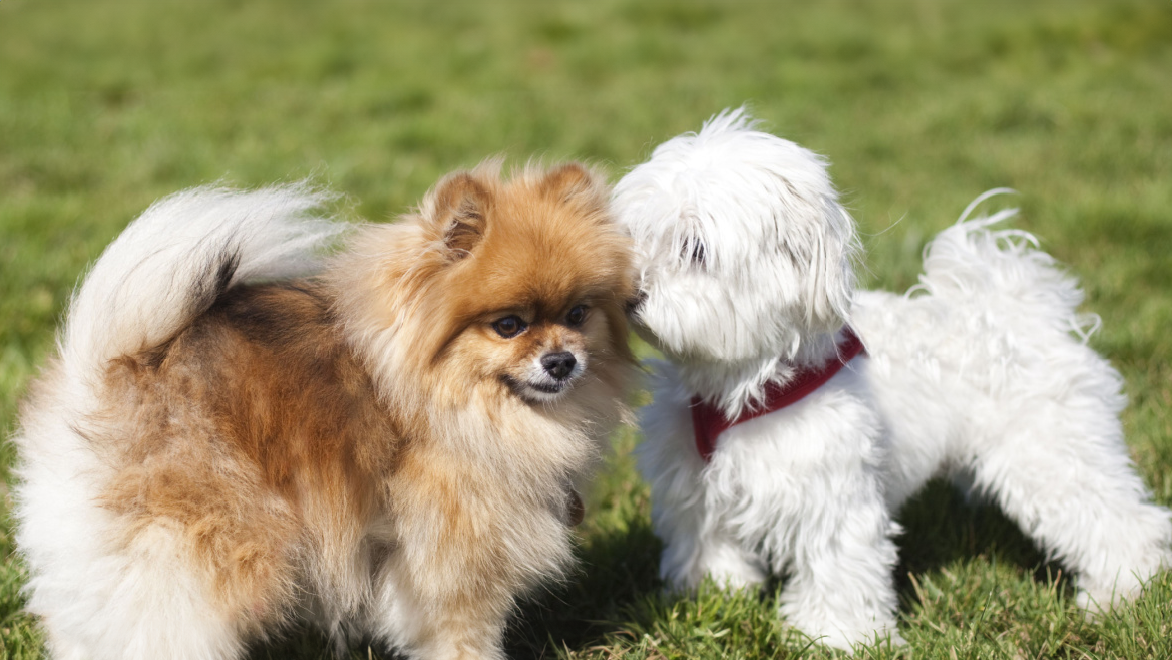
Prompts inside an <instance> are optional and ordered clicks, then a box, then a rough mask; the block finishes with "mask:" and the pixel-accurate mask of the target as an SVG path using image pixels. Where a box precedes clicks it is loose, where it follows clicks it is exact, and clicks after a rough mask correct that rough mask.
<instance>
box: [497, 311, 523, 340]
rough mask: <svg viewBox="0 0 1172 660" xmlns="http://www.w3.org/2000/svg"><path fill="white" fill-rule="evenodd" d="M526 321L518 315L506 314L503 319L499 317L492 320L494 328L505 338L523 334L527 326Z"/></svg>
mask: <svg viewBox="0 0 1172 660" xmlns="http://www.w3.org/2000/svg"><path fill="white" fill-rule="evenodd" d="M526 327H528V326H526V325H525V322H524V321H522V320H521V319H520V318H519V317H517V316H506V317H504V318H503V319H497V320H495V321H493V322H492V329H493V330H496V333H497V334H498V335H500V336H502V337H504V338H505V339H510V338H512V337H516V336H517V335H519V334H521V332H522V331H524V330H525V328H526Z"/></svg>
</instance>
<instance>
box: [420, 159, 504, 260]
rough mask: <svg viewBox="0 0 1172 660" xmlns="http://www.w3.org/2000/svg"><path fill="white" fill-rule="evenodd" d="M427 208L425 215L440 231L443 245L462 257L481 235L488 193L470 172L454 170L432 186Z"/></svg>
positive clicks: (488, 203) (456, 257)
mask: <svg viewBox="0 0 1172 660" xmlns="http://www.w3.org/2000/svg"><path fill="white" fill-rule="evenodd" d="M430 207H431V208H430V209H429V213H428V215H429V216H430V219H431V220H432V222H433V223H434V224H435V226H436V227H437V228H439V230H440V231H441V232H442V235H443V243H444V247H445V248H446V249H447V251H448V252H449V253H450V254H451V256H452V257H453V258H455V259H462V258H464V257H466V256H468V254H469V253H470V252H471V251H472V249H473V248H475V247H476V246H477V245H478V244H479V243H480V240H481V239H482V238H483V237H484V231H485V226H486V219H487V217H488V214H489V212H490V211H491V208H492V193H491V191H490V190H489V188H488V186H486V185H485V184H484V183H483V182H482V181H480V180H479V179H477V178H476V177H475V176H473V174H471V173H468V172H457V173H455V174H452V175H450V176H448V177H446V178H445V179H444V180H443V181H440V183H439V184H438V185H437V186H436V189H435V192H434V193H433V194H432V203H431V205H430Z"/></svg>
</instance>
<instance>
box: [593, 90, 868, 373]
mask: <svg viewBox="0 0 1172 660" xmlns="http://www.w3.org/2000/svg"><path fill="white" fill-rule="evenodd" d="M754 123H755V122H754V121H753V120H752V118H750V117H749V116H748V115H747V114H746V112H745V111H744V109H743V108H742V109H737V110H732V111H728V110H726V111H724V112H722V113H720V114H719V115H717V116H715V117H713V118H711V119H709V120H708V122H707V123H705V124H704V127H703V128H702V129H701V130H700V132H699V133H686V134H684V135H680V136H677V137H675V138H672V139H671V140H668V141H667V142H664V143H663V144H661V145H659V146H658V147H657V148H656V149H655V152H654V153H653V154H652V156H651V159H650V160H648V161H647V162H645V163H643V164H642V165H639V166H637V167H636V168H634V169H633V170H632V171H631V172H630V173H629V174H627V175H626V176H625V177H623V179H622V180H621V181H620V182H619V183H618V186H617V187H616V189H615V197H614V201H615V211H616V215H617V217H618V219H619V221H620V223H621V224H622V225H624V226H625V227H626V228H627V230H628V231H629V232H630V234H631V236H632V237H633V238H634V241H635V249H636V251H637V255H638V262H639V268H640V272H641V275H642V281H641V284H640V288H641V291H642V293H643V295H644V296H645V298H644V299H643V300H642V302H641V303H640V304H639V305H638V306H637V307H635V309H634V310H633V311H632V314H631V316H632V320H633V321H634V324H635V327H636V328H637V329H638V330H639V332H640V334H641V335H643V336H644V338H646V339H648V340H649V341H651V342H653V343H654V344H655V345H656V346H657V347H658V348H659V349H660V350H662V351H663V352H664V353H665V354H667V355H668V356H670V357H671V358H672V359H673V360H676V361H685V362H713V361H721V362H745V361H753V360H759V359H768V358H770V357H772V358H781V359H792V358H794V357H795V356H797V355H798V354H799V351H800V350H801V349H802V347H803V345H804V344H805V343H808V342H809V341H810V340H812V339H813V338H815V337H817V336H819V335H822V336H825V335H826V333H830V332H834V331H835V330H837V329H838V328H839V327H840V326H841V325H842V324H843V323H844V322H845V321H846V318H847V313H848V310H849V307H850V298H851V293H852V291H853V289H854V274H853V269H852V259H853V257H854V254H855V251H856V240H855V233H854V223H853V221H852V220H851V217H850V215H849V214H848V213H847V212H846V211H845V210H844V209H843V208H842V206H840V205H839V203H838V194H837V192H835V190H834V187H833V186H832V185H831V182H830V177H829V176H828V175H827V172H826V161H825V160H824V159H823V158H822V157H820V156H818V155H817V154H815V153H813V152H811V151H809V150H807V149H804V148H802V147H800V146H798V145H797V144H794V143H793V142H790V141H788V140H783V139H781V138H779V137H777V136H774V135H770V134H768V133H763V132H761V131H757V130H754Z"/></svg>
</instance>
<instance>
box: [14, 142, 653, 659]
mask: <svg viewBox="0 0 1172 660" xmlns="http://www.w3.org/2000/svg"><path fill="white" fill-rule="evenodd" d="M608 198H609V191H608V190H607V188H606V186H605V185H604V184H603V183H601V181H600V178H599V177H598V176H596V175H595V174H593V173H592V172H590V171H589V170H587V169H585V168H583V167H582V166H579V165H574V164H571V165H566V166H562V167H560V168H556V169H553V170H551V171H541V170H538V169H536V168H530V169H527V170H525V171H523V172H521V173H520V174H518V175H517V176H515V177H514V178H513V179H512V180H511V181H504V180H502V179H501V178H500V177H499V176H498V175H497V174H496V172H495V166H494V165H492V164H489V165H486V166H482V167H480V168H477V169H476V170H473V171H470V172H461V173H456V174H453V175H450V176H449V177H447V178H445V179H444V180H443V181H441V182H440V183H439V184H438V185H437V186H436V188H435V189H434V190H433V191H431V192H430V193H429V194H428V196H427V198H426V199H425V201H424V202H423V204H422V208H421V209H420V211H419V212H418V213H416V214H413V215H410V216H407V217H405V218H403V219H402V220H401V221H400V222H398V223H395V224H392V225H385V226H368V227H364V228H361V229H359V230H357V232H355V234H354V235H353V236H351V238H350V239H349V243H348V244H347V245H346V246H345V248H344V249H343V250H342V251H341V252H340V253H339V254H337V256H335V257H334V258H333V259H332V261H331V262H330V263H329V265H328V267H327V268H326V270H325V271H324V272H323V273H322V274H321V275H320V276H319V277H315V278H313V279H302V280H290V281H285V282H278V283H272V284H259V285H247V286H237V287H235V288H231V289H228V290H227V291H226V292H225V293H223V294H222V295H220V296H219V297H218V298H217V299H216V300H215V302H214V304H212V305H211V307H210V308H209V309H207V310H206V311H205V312H203V313H201V314H199V315H198V316H197V317H196V318H195V320H194V321H193V322H192V323H190V324H189V325H188V326H187V327H185V328H184V329H183V330H182V331H181V332H179V333H178V334H177V335H175V336H173V337H172V338H170V339H169V340H168V341H167V342H166V343H165V344H163V345H160V346H149V347H145V348H144V350H143V351H141V352H139V353H137V354H133V355H125V356H123V357H121V358H119V359H116V360H114V361H113V362H111V363H110V364H109V367H108V369H107V371H106V374H105V381H104V383H102V385H101V388H100V390H99V391H98V396H99V401H100V402H101V407H100V408H99V409H98V412H97V413H95V414H93V415H91V416H90V417H89V418H88V419H87V421H86V431H85V435H86V437H87V439H88V441H89V443H90V444H91V446H92V448H93V450H94V451H95V453H97V454H99V455H100V457H101V459H102V462H103V464H105V465H107V466H108V467H109V476H108V478H105V479H103V480H102V481H101V483H102V486H101V492H100V495H99V502H100V506H101V507H102V508H103V509H104V510H105V511H107V512H109V513H110V514H111V515H112V516H113V517H114V518H113V519H114V520H115V521H116V523H115V524H114V526H113V527H112V529H115V530H117V533H116V534H111V536H110V538H108V539H106V540H105V542H106V543H107V544H108V545H109V547H110V548H111V550H110V552H112V553H114V554H117V553H123V554H124V555H125V556H127V557H132V559H131V561H133V560H134V559H133V557H134V556H136V555H135V553H136V552H138V550H135V548H138V547H141V546H142V545H143V544H149V543H153V542H154V541H152V540H151V539H156V538H165V539H166V540H167V543H169V544H172V545H173V546H174V547H175V548H178V552H180V553H181V557H180V564H182V565H185V566H188V567H190V570H191V572H192V574H193V575H195V576H196V578H195V579H196V582H197V583H198V584H200V585H202V586H201V588H202V589H203V590H204V593H205V594H206V596H207V599H208V602H209V603H210V606H211V607H213V608H214V609H215V610H216V611H217V613H218V614H217V616H219V617H223V618H224V619H226V620H227V621H230V625H231V627H232V629H233V630H236V631H237V633H238V634H239V635H241V639H244V638H246V637H247V636H250V635H256V634H262V633H264V632H266V631H271V630H273V629H274V627H275V626H279V625H281V624H283V623H284V622H287V621H289V620H291V619H292V618H294V617H295V616H297V615H298V614H299V613H304V612H310V613H312V616H313V618H316V619H318V621H319V623H321V624H322V625H324V626H325V627H326V628H327V630H329V631H331V632H333V633H336V634H342V633H341V632H340V631H344V630H348V629H353V630H358V631H362V632H366V633H369V634H373V635H375V636H377V637H382V638H384V639H386V640H387V641H389V642H391V643H393V644H395V645H398V646H399V647H400V648H402V649H403V650H405V651H407V652H408V653H409V654H411V655H413V656H417V657H428V658H457V657H460V658H463V657H467V658H480V657H486V658H491V657H499V656H500V654H501V652H500V638H501V633H502V630H503V626H504V622H505V618H506V616H507V614H508V612H509V611H510V608H511V607H512V605H513V602H514V600H515V598H517V597H518V596H519V595H521V594H522V593H524V592H525V591H526V590H528V589H530V588H532V587H533V586H534V585H536V584H537V583H538V582H539V581H541V580H544V579H549V578H552V577H556V576H558V575H559V574H560V572H561V571H562V570H563V569H564V568H565V566H566V565H567V562H568V561H569V560H570V559H571V549H570V543H569V539H570V532H569V530H568V524H572V523H573V522H576V519H579V518H580V501H578V500H577V495H576V493H575V492H574V483H575V481H577V480H580V479H581V478H582V475H583V474H584V473H585V472H586V471H587V470H588V469H589V467H590V464H591V461H592V460H594V459H595V458H596V457H597V455H598V453H599V443H600V441H601V440H603V439H605V437H606V434H607V432H608V430H609V429H610V428H611V427H612V426H613V425H614V424H615V423H617V422H618V421H619V420H620V418H621V417H622V415H623V414H624V408H623V400H624V396H625V394H624V384H625V382H626V381H627V378H628V375H629V372H630V370H631V368H632V366H631V365H632V362H633V361H632V358H631V355H630V353H629V352H628V349H627V346H626V335H627V328H626V325H625V320H624V314H623V303H624V301H626V300H627V299H628V298H629V297H630V296H631V293H632V285H631V273H630V264H629V261H628V253H627V250H628V246H627V245H626V243H625V240H624V239H623V238H621V237H620V235H619V234H618V233H617V232H615V231H614V229H613V228H612V226H611V222H610V219H609V217H608V211H607V206H608ZM581 309H585V310H586V311H585V313H584V315H578V312H579V311H580V310H581ZM505 317H512V318H515V319H518V320H519V322H520V323H521V324H523V325H524V326H525V328H524V330H523V331H521V332H519V333H518V334H516V336H512V337H505V336H503V335H502V334H501V333H500V332H499V331H498V330H497V329H496V328H497V326H496V325H494V324H496V323H498V322H499V321H500V319H502V318H505ZM579 318H581V321H580V322H576V321H578V319H579ZM571 321H575V322H571ZM558 352H560V353H562V354H565V353H569V354H572V355H575V356H577V362H578V363H579V369H580V371H579V372H575V373H578V374H579V375H577V376H575V377H573V378H572V379H571V378H567V379H566V381H565V383H566V384H565V385H564V386H563V384H562V382H561V381H557V382H556V383H554V384H553V385H550V384H549V383H547V382H546V380H549V377H547V376H546V375H544V374H540V373H539V374H538V376H540V378H542V379H546V380H541V382H537V383H536V384H533V383H534V382H536V381H534V378H538V376H534V373H537V372H535V371H534V370H535V369H536V370H537V371H540V365H542V364H544V363H543V362H542V359H544V356H547V355H549V354H551V353H558ZM582 365H585V366H584V369H581V367H582ZM551 373H552V372H551ZM527 379H528V380H527ZM52 382H53V377H52V376H49V377H48V378H47V380H46V383H48V384H49V386H51V384H52ZM43 386H44V385H43ZM558 387H563V389H562V390H559V391H556V392H554V391H552V390H553V389H555V388H558ZM535 388H536V389H535ZM542 388H544V389H542ZM546 390H550V391H548V392H547V391H546ZM36 405H37V403H36V401H35V400H34V402H33V404H32V406H33V407H34V408H35V407H36ZM176 625H182V622H176ZM228 646H229V647H233V648H242V647H241V646H240V645H239V644H237V645H235V646H233V645H231V644H229V645H228Z"/></svg>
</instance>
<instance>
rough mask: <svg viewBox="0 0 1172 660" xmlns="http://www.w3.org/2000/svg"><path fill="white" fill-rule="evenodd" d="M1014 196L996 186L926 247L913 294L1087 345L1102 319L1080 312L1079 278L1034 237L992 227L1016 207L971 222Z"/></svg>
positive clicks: (1018, 231) (1010, 216) (1003, 220)
mask: <svg viewBox="0 0 1172 660" xmlns="http://www.w3.org/2000/svg"><path fill="white" fill-rule="evenodd" d="M1009 192H1014V191H1013V190H1011V189H1009V188H995V189H993V190H990V191H988V192H986V193H984V194H983V195H981V196H980V197H978V198H977V199H976V200H974V201H973V203H972V204H969V206H968V208H966V209H965V211H964V213H963V214H961V217H960V219H959V220H958V221H957V223H956V224H954V225H953V226H952V227H949V228H948V229H946V230H944V231H942V232H941V233H940V234H939V235H938V236H937V237H936V238H935V240H933V241H932V242H931V243H930V244H929V245H928V247H927V248H925V250H924V274H923V275H921V276H920V283H919V284H918V285H916V286H914V287H912V289H911V290H909V291H908V295H909V296H911V295H915V294H916V293H920V292H924V293H928V294H930V295H932V296H934V297H937V298H943V299H949V300H952V301H954V302H955V303H956V304H957V306H958V307H960V308H970V309H972V310H974V311H977V310H991V309H996V310H998V311H999V312H1000V314H1001V315H1002V318H1003V319H1004V320H1010V321H1012V320H1013V319H1016V320H1017V321H1020V322H1023V323H1029V325H1030V327H1029V332H1030V333H1031V334H1032V333H1036V332H1038V331H1039V330H1042V331H1053V332H1057V333H1062V334H1067V333H1071V332H1073V333H1074V334H1076V335H1078V336H1079V337H1080V338H1081V339H1082V341H1083V342H1084V343H1085V342H1086V340H1087V339H1088V338H1089V337H1090V335H1092V334H1093V333H1094V332H1095V331H1096V330H1097V329H1098V327H1099V317H1098V316H1097V315H1094V314H1079V313H1078V312H1077V310H1078V306H1079V305H1080V304H1082V301H1083V292H1082V289H1080V288H1079V285H1078V280H1077V278H1075V277H1074V276H1073V275H1070V274H1069V273H1067V272H1066V271H1065V270H1064V269H1063V268H1062V267H1061V266H1060V265H1059V264H1058V263H1057V262H1056V261H1055V260H1054V258H1053V257H1051V256H1050V255H1048V254H1046V253H1045V252H1043V251H1041V250H1040V249H1038V240H1037V238H1035V237H1034V236H1033V235H1032V234H1030V233H1028V232H1025V231H1021V230H1017V229H1000V230H993V229H992V227H994V226H996V225H999V224H1001V223H1003V222H1005V221H1007V220H1009V219H1011V218H1013V217H1015V216H1016V215H1017V209H1005V210H1003V211H999V212H997V213H994V214H993V215H991V216H988V217H983V218H976V219H972V220H970V219H969V216H970V215H971V214H972V212H973V211H974V210H975V209H976V208H977V207H978V206H979V205H980V204H981V203H982V202H984V201H985V200H987V199H989V198H990V197H993V196H995V195H999V194H1003V193H1009ZM979 320H980V319H974V321H979Z"/></svg>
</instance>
